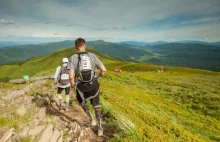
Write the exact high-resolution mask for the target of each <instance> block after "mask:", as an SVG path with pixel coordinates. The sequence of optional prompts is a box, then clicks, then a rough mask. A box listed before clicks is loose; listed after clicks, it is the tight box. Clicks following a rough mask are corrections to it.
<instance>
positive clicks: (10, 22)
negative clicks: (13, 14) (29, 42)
mask: <svg viewBox="0 0 220 142" xmlns="http://www.w3.org/2000/svg"><path fill="white" fill-rule="evenodd" d="M0 24H4V25H11V24H15V22H14V21H12V20H5V19H0Z"/></svg>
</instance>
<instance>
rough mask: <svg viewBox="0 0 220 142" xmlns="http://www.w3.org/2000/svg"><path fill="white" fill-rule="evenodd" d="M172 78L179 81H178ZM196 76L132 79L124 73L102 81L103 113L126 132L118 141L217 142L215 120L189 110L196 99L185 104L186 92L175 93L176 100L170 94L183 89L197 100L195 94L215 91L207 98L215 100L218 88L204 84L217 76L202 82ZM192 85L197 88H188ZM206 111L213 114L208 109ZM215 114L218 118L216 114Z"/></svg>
mask: <svg viewBox="0 0 220 142" xmlns="http://www.w3.org/2000/svg"><path fill="white" fill-rule="evenodd" d="M138 76H140V77H138ZM175 76H178V77H179V78H180V79H178V80H177V79H176V78H175ZM193 76H194V78H193ZM197 76H200V75H199V74H194V75H191V74H185V75H184V74H182V75H179V74H178V72H176V73H171V72H164V73H155V72H141V73H140V74H135V75H132V74H127V73H123V74H120V76H118V75H116V74H115V73H113V72H110V73H108V75H107V76H106V77H105V78H104V79H102V80H101V86H102V92H101V96H102V100H103V107H104V108H103V113H104V114H105V115H107V116H108V117H113V118H117V119H118V123H119V127H120V128H121V130H122V131H123V130H124V131H126V132H128V133H127V134H126V133H125V134H123V135H121V136H122V137H121V140H124V139H127V138H129V139H130V140H132V141H133V140H137V141H163V140H164V139H166V140H167V141H208V140H213V141H219V140H220V137H219V135H220V121H219V120H218V116H215V115H212V114H211V113H210V114H205V113H204V110H203V109H201V110H197V109H194V108H192V107H191V105H190V104H193V103H194V101H195V100H197V99H198V98H193V99H192V100H188V99H187V97H185V96H184V94H185V92H182V91H179V90H175V91H177V93H176V94H175V96H173V94H172V92H170V91H172V89H170V88H172V87H173V86H176V85H179V87H180V90H181V89H182V87H183V88H185V89H187V90H188V92H190V93H192V95H193V96H195V97H198V96H197V95H196V94H194V91H195V92H198V91H200V89H201V88H202V89H204V90H207V89H213V88H216V91H217V92H216V94H209V95H212V96H214V95H215V96H216V97H217V96H218V94H219V92H218V90H219V84H212V85H213V86H206V85H205V83H204V80H207V81H208V78H209V79H210V78H212V79H214V80H215V81H217V80H218V79H219V77H220V76H219V75H216V76H212V75H211V76H206V77H205V78H204V76H203V79H202V80H203V81H202V82H201V80H196V79H197V78H196V77H197ZM194 79H195V80H194ZM194 81H195V83H197V84H196V85H197V87H198V88H193V86H191V84H189V85H188V83H192V84H193V83H194ZM181 85H182V86H181ZM202 91H203V90H202ZM207 92H208V90H207ZM177 94H178V95H177ZM200 97H204V96H203V95H201V96H200ZM218 98H219V96H218ZM194 99H195V100H194ZM184 100H187V101H186V102H185V101H184ZM219 102H220V101H219V100H218V99H217V100H215V102H213V101H212V100H210V101H209V103H213V105H214V106H215V107H219ZM199 103H200V104H198V105H204V106H205V105H206V104H204V102H203V101H201V102H199ZM109 108H110V109H109ZM108 109H109V110H108ZM208 111H209V112H212V110H211V109H210V110H208ZM214 112H215V113H216V114H218V112H219V111H217V110H214ZM109 113H110V114H109ZM213 114H214V113H213ZM105 115H104V116H105ZM120 124H121V125H120Z"/></svg>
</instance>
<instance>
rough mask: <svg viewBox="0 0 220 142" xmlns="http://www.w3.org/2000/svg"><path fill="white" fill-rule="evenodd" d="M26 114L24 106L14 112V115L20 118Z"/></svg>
mask: <svg viewBox="0 0 220 142" xmlns="http://www.w3.org/2000/svg"><path fill="white" fill-rule="evenodd" d="M25 113H26V108H25V106H23V105H22V106H20V107H19V108H18V109H17V110H16V114H18V115H20V116H23V115H25Z"/></svg>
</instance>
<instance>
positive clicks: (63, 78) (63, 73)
mask: <svg viewBox="0 0 220 142" xmlns="http://www.w3.org/2000/svg"><path fill="white" fill-rule="evenodd" d="M59 83H60V84H61V85H67V84H68V83H69V72H68V69H67V67H62V66H61V69H60V76H59Z"/></svg>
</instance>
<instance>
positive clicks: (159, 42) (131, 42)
mask: <svg viewBox="0 0 220 142" xmlns="http://www.w3.org/2000/svg"><path fill="white" fill-rule="evenodd" d="M165 43H168V42H166V41H162V40H161V41H156V42H139V41H122V42H117V44H128V45H133V46H146V45H149V46H152V45H160V44H165Z"/></svg>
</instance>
